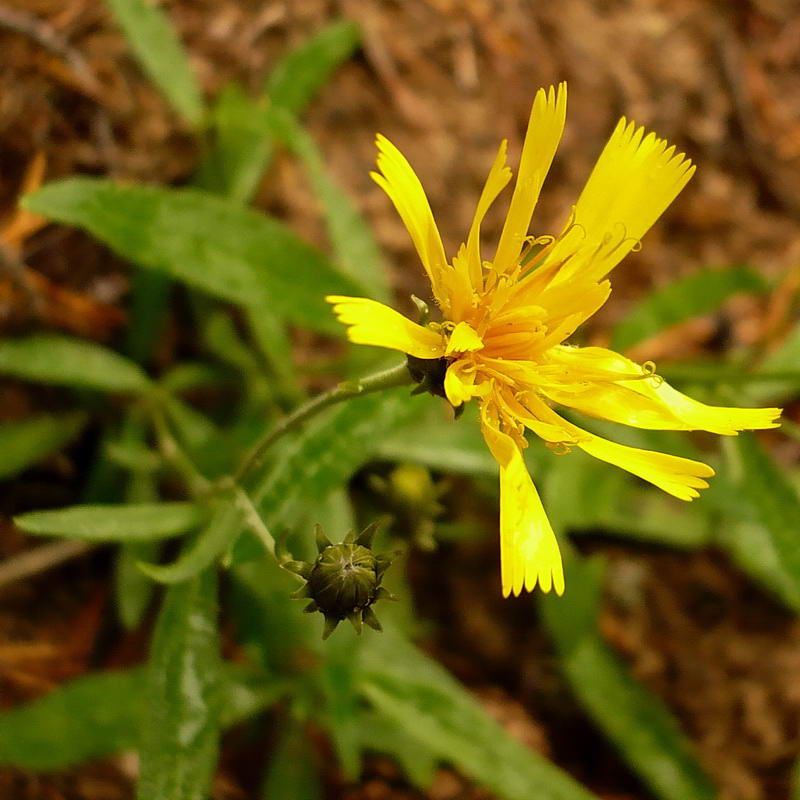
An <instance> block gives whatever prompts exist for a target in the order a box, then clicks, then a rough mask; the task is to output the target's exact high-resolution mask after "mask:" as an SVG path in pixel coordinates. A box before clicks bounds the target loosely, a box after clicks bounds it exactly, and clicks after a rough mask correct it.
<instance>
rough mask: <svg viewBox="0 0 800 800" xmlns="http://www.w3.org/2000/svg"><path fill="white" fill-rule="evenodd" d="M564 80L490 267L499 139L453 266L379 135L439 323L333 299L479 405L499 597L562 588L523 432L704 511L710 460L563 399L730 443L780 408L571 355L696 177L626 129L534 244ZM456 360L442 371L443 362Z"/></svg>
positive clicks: (538, 129)
mask: <svg viewBox="0 0 800 800" xmlns="http://www.w3.org/2000/svg"><path fill="white" fill-rule="evenodd" d="M566 99H567V90H566V85H565V84H563V83H562V84H560V85H559V86H558V88H557V89H556V88H554V87H552V86H551V87H550V89H549V90H548V91H545V90H544V89H540V90H539V91H538V92H537V94H536V98H535V100H534V103H533V108H532V110H531V115H530V121H529V123H528V131H527V134H526V136H525V142H524V144H523V148H522V156H521V159H520V165H519V175H518V177H517V181H516V184H515V186H514V191H513V194H512V196H511V204H510V207H509V211H508V216H507V217H506V221H505V224H504V226H503V230H502V233H501V235H500V241H499V243H498V246H497V250H496V252H495V255H494V258H493V259H492V260H491V261H486V260H484V259H483V257H482V255H481V247H480V227H481V222H482V220H483V218H484V216H485V214H486V211H487V210H488V208H489V207H490V205H491V204H492V203H493V202H494V200H495V199H496V198H497V196H498V195H499V194H500V192H501V191H502V190H503V189H504V188H505V186H506V184H507V183H508V182H509V181H510V180H511V170H510V169H509V168H508V167H507V166H506V163H505V162H506V142H505V141H503V142H502V144H501V145H500V148H499V150H498V153H497V157H496V158H495V160H494V163H493V164H492V167H491V170H490V171H489V177H488V178H487V180H486V185H485V186H484V188H483V192H482V193H481V196H480V199H479V200H478V207H477V210H476V212H475V218H474V220H473V222H472V226H471V228H470V230H469V234H468V235H467V240H466V243H464V244H462V245H461V247H460V248H459V250H458V252H457V253H456V255H455V257H454V258H453V259H452V262H448V260H447V257H446V256H445V252H444V248H443V246H442V240H441V238H440V236H439V231H438V230H437V228H436V223H435V222H434V219H433V214H432V212H431V209H430V206H429V204H428V200H427V198H426V196H425V191H424V190H423V188H422V184H421V183H420V181H419V179H418V178H417V176H416V175H415V174H414V171H413V170H412V168H411V166H410V165H409V163H408V162H407V161H406V159H405V158H404V157H403V155H402V154H401V153H400V151H399V150H398V149H397V148H396V147H395V146H394V145H393V144H391V142H389V141H388V140H387V139H386V138H384V137H383V136H378V137H377V146H378V169H379V170H380V172H374V173H372V177H373V179H374V180H375V182H376V183H377V184H378V185H379V186H381V187H382V188H383V189H384V191H385V192H386V194H388V195H389V197H390V198H391V200H392V202H393V203H394V206H395V208H396V209H397V211H398V213H399V214H400V216H401V218H402V220H403V222H404V223H405V226H406V228H408V232H409V233H410V234H411V238H412V240H413V242H414V246H415V247H416V249H417V252H418V253H419V257H420V260H421V261H422V265H423V267H424V268H425V271H426V272H427V274H428V278H429V279H430V282H431V287H432V290H433V295H434V297H435V298H436V302H437V304H438V306H439V309H440V311H441V314H442V317H443V320H444V321H443V322H440V323H430V324H428V325H427V326H422V325H418V324H416V323H414V322H412V321H411V320H408V319H406V318H405V317H404V316H402V315H401V314H399V313H398V312H397V311H394V310H393V309H391V308H388V307H387V306H385V305H382V304H381V303H377V302H375V301H374V300H368V299H365V298H361V297H338V296H332V297H328V298H327V300H328V302H330V303H333V304H334V311H335V313H336V314H337V315H338V318H339V320H340V321H341V322H342V323H344V324H345V325H347V326H348V336H349V339H350V340H351V341H352V342H356V343H359V344H370V345H378V346H380V347H388V348H391V349H393V350H399V351H400V352H403V353H407V354H408V355H410V356H412V357H415V358H417V359H436V360H437V361H434V362H432V363H434V364H438V365H439V366H440V368H441V366H442V365H444V366H445V367H446V372H445V377H444V387H443V388H444V392H445V394H446V396H447V399H448V400H449V401H450V402H451V403H452V405H453V406H456V407H457V406H460V405H461V404H462V403H466V402H467V401H469V400H471V399H473V398H475V399H476V400H477V402H478V403H479V405H480V419H481V430H482V433H483V436H484V438H485V440H486V443H487V445H488V446H489V449H490V450H491V452H492V455H493V456H494V457H495V459H496V460H497V462H498V464H499V466H500V555H501V577H502V586H503V594H504V595H505V596H508V595H509V594H512V593H513V594H515V595H517V594H519V593H520V592H521V591H522V589H523V588H525V589H527V590H528V591H530V590H532V589H533V588H534V587H535V586H536V584H537V582H538V584H539V586H540V587H541V589H542V590H543V591H545V592H548V591H549V590H550V588H551V587H553V588H555V590H556V592H557V593H558V594H561V593H562V592H563V591H564V573H563V569H562V565H561V555H560V553H559V549H558V544H557V542H556V538H555V535H554V534H553V530H552V528H551V526H550V523H549V522H548V519H547V515H546V514H545V511H544V508H543V507H542V503H541V501H540V499H539V496H538V494H537V492H536V489H535V487H534V485H533V482H532V480H531V478H530V475H529V474H528V471H527V469H526V467H525V462H524V460H523V457H522V450H523V449H524V448H525V447H526V445H527V443H526V440H525V431H526V429H528V430H530V431H532V432H533V433H535V434H536V435H537V436H540V437H541V438H542V439H544V441H545V442H546V443H547V444H548V445H549V446H550V447H551V448H553V449H554V450H556V451H557V452H565V451H567V450H568V449H569V448H571V447H579V448H581V449H582V450H584V451H585V452H587V453H589V454H590V455H593V456H595V457H596V458H599V459H602V460H603V461H607V462H609V463H611V464H615V465H617V466H618V467H621V468H622V469H626V470H628V471H629V472H632V473H633V474H634V475H638V476H639V477H640V478H643V479H644V480H646V481H649V482H650V483H653V484H655V485H656V486H658V487H659V488H661V489H663V490H664V491H665V492H668V493H669V494H671V495H674V496H675V497H678V498H680V499H682V500H692V499H693V498H695V497H697V496H698V489H702V488H705V487H706V486H708V484H707V483H706V480H705V479H706V478H709V477H711V476H712V475H713V474H714V471H713V470H712V469H711V467H709V466H707V465H706V464H702V463H700V462H698V461H692V460H689V459H686V458H679V457H677V456H672V455H666V454H663V453H658V452H652V451H649V450H640V449H637V448H633V447H626V446H625V445H621V444H616V443H614V442H610V441H608V440H606V439H603V438H601V437H599V436H595V435H594V434H591V433H588V432H587V431H585V430H582V429H581V428H579V427H577V426H576V425H573V424H572V423H571V422H569V421H567V420H566V419H564V418H563V417H561V416H560V415H559V414H558V413H556V411H554V410H553V408H552V404H553V403H557V404H560V405H563V406H567V407H569V408H572V409H575V410H577V411H580V412H583V413H584V414H588V415H590V416H593V417H600V418H602V419H608V420H612V421H614V422H620V423H623V424H625V425H631V426H635V427H638V428H649V429H658V430H705V431H711V432H712V433H718V434H723V435H734V434H736V433H737V432H738V431H740V430H745V429H755V428H772V427H775V426H776V425H777V424H778V423H777V422H776V419H777V417H778V416H779V415H780V409H777V408H760V409H744V408H720V407H714V406H707V405H704V404H703V403H699V402H697V401H696V400H692V399H691V398H690V397H687V396H686V395H684V394H681V393H680V392H678V391H676V390H675V389H673V388H672V387H671V386H669V385H668V384H666V383H664V382H663V381H662V380H661V379H660V378H659V377H658V376H656V375H654V374H653V369H654V368H653V365H652V364H645V365H644V366H642V365H639V364H637V363H635V362H633V361H631V360H630V359H628V358H626V357H625V356H622V355H620V354H618V353H615V352H613V351H611V350H606V349H603V348H601V347H576V346H571V345H566V344H564V341H565V340H566V339H567V338H568V337H569V336H570V335H571V334H572V333H573V332H574V331H575V329H576V328H577V327H578V326H579V325H580V324H581V323H583V322H584V321H585V320H586V319H588V318H589V317H590V316H592V314H594V313H595V312H596V311H597V310H598V309H599V308H600V307H601V306H602V305H603V304H604V303H605V301H606V300H607V299H608V296H609V293H610V291H611V287H610V283H609V281H608V280H607V276H608V274H609V272H610V271H611V270H612V269H613V268H614V267H615V266H616V265H617V264H618V263H619V262H620V261H621V260H622V259H623V257H624V256H625V255H626V254H627V253H628V252H630V251H631V250H636V249H638V247H639V241H640V239H641V237H642V236H643V235H644V233H645V232H646V231H647V230H648V229H649V228H650V226H651V225H652V224H653V223H654V222H655V221H656V219H658V217H659V216H660V215H661V213H662V212H663V211H664V210H665V209H666V208H667V206H668V205H669V204H670V203H671V202H672V201H673V200H674V199H675V197H676V196H677V194H678V193H679V192H680V191H681V189H683V187H684V186H685V185H686V183H687V182H688V181H689V179H690V178H691V176H692V174H693V173H694V166H693V165H692V163H691V161H689V160H688V159H687V158H686V157H685V156H684V155H683V154H682V153H676V152H675V147H674V146H673V147H669V146H668V145H667V142H666V141H664V140H663V139H659V138H658V137H656V135H655V134H653V133H645V131H644V129H643V128H641V127H637V126H636V125H635V124H634V123H633V122H628V121H627V120H626V119H625V118H623V119H621V120H620V121H619V123H618V125H617V127H616V129H615V130H614V132H613V134H612V135H611V138H610V139H609V141H608V143H607V144H606V146H605V148H604V150H603V152H602V153H601V154H600V158H599V159H598V161H597V164H596V165H595V167H594V170H593V171H592V174H591V175H590V176H589V180H588V182H587V183H586V186H585V188H584V190H583V192H582V193H581V196H580V197H579V199H578V203H577V205H575V206H574V208H573V209H572V213H571V215H570V217H569V220H568V221H567V223H566V225H565V226H564V228H563V230H562V231H561V233H560V234H559V235H558V236H541V235H540V236H530V235H529V234H528V228H529V226H530V222H531V217H532V215H533V210H534V207H535V205H536V201H537V199H538V197H539V191H540V189H541V187H542V184H543V183H544V180H545V176H546V175H547V171H548V169H549V168H550V164H551V162H552V160H553V156H554V155H555V152H556V148H557V146H558V143H559V140H560V139H561V134H562V131H563V128H564V118H565V114H566ZM442 359H444V361H441V360H442Z"/></svg>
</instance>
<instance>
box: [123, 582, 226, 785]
mask: <svg viewBox="0 0 800 800" xmlns="http://www.w3.org/2000/svg"><path fill="white" fill-rule="evenodd" d="M217 613H218V609H217V578H216V572H215V570H213V569H209V570H206V571H205V572H203V573H201V574H200V575H198V576H196V577H195V578H194V579H193V580H190V581H186V582H184V583H181V584H179V585H178V586H173V587H171V588H170V589H169V590H168V591H167V595H166V597H165V599H164V604H163V606H162V608H161V613H160V614H159V618H158V622H157V624H156V629H155V632H154V634H153V643H152V647H151V653H150V661H149V664H148V668H147V680H146V684H147V685H146V691H145V703H146V706H145V708H146V710H145V713H144V720H143V725H142V737H141V744H140V750H139V756H140V772H139V781H138V785H137V794H136V796H137V798H138V799H139V800H153V798H156V797H157V798H159V800H206V798H207V797H208V795H209V793H210V784H211V778H212V776H213V774H214V770H215V767H216V761H217V752H218V748H219V732H220V709H221V705H220V700H221V697H220V680H221V662H220V655H219V634H218V631H217Z"/></svg>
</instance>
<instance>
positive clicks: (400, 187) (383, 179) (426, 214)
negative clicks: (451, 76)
mask: <svg viewBox="0 0 800 800" xmlns="http://www.w3.org/2000/svg"><path fill="white" fill-rule="evenodd" d="M375 143H376V145H377V146H378V161H377V163H378V169H379V170H380V171H381V172H382V173H383V174H382V175H381V174H380V173H377V172H371V173H370V175H371V177H372V179H373V180H374V181H375V183H377V184H378V186H380V187H381V188H382V189H383V190H384V191H385V192H386V194H387V195H389V198H390V199H391V201H392V203H394V207H395V208H396V209H397V213H398V214H399V215H400V218H401V219H402V220H403V223H404V224H405V226H406V228H407V229H408V232H409V234H411V239H412V240H413V242H414V247H416V249H417V253H419V257H420V260H421V261H422V265H423V267H425V271H426V272H427V273H428V278H429V279H430V282H431V287H432V288H433V293H434V295H435V296H436V298H437V300H439V301H440V302H441V301H442V299H443V298H444V294H443V288H444V287H443V285H442V280H443V275H444V273H445V271H446V269H448V267H447V260H446V258H445V254H444V247H443V246H442V239H441V237H440V236H439V229H438V228H437V227H436V222H435V220H434V218H433V212H432V211H431V207H430V204H429V203H428V198H427V197H426V195H425V190H424V189H423V188H422V184H421V183H420V180H419V178H418V177H417V176H416V174H415V172H414V170H413V169H412V168H411V165H410V164H409V163H408V161H407V160H406V158H405V156H404V155H403V154H402V153H401V152H400V151H399V150H398V149H397V148H396V147H395V146H394V145H393V144H392V143H391V142H390V141H389V140H388V139H387V138H386V137H385V136H381V135H380V134H379V135H378V136H377V137H376V140H375Z"/></svg>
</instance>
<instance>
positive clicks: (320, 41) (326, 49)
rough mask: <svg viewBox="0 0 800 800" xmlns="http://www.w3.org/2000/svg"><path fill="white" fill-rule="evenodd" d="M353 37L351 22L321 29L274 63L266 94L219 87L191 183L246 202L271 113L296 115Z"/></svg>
mask: <svg viewBox="0 0 800 800" xmlns="http://www.w3.org/2000/svg"><path fill="white" fill-rule="evenodd" d="M358 38H359V33H358V28H356V26H355V25H353V23H350V22H344V23H341V22H340V23H334V24H333V25H331V26H330V27H328V28H324V29H323V30H322V31H321V32H320V33H319V34H318V35H317V36H316V37H314V38H312V39H310V40H309V41H308V42H306V43H305V44H303V45H301V46H300V47H299V48H298V49H297V50H295V51H293V52H291V53H289V54H288V55H287V56H286V57H285V58H284V59H283V61H281V62H279V64H278V65H277V66H276V68H275V72H274V73H273V75H272V77H271V78H270V79H269V81H268V82H267V89H266V91H267V93H268V96H262V97H260V98H258V99H255V100H253V99H251V98H250V97H248V96H247V94H246V92H245V91H244V89H242V88H241V87H240V86H239V85H238V84H229V85H228V86H226V87H225V88H223V89H222V91H221V92H220V94H219V96H218V97H217V101H216V103H215V105H214V109H213V111H212V114H211V117H212V139H211V142H210V144H209V147H208V150H207V152H206V154H205V157H204V159H203V161H202V163H201V164H200V168H199V170H198V174H197V178H196V184H197V185H198V186H201V187H203V188H206V189H210V190H212V191H214V192H217V193H219V194H224V195H226V196H228V197H230V198H232V199H233V200H236V201H237V202H240V203H243V204H244V203H247V202H249V200H250V199H251V198H252V196H253V193H254V192H255V190H256V188H257V186H258V183H259V181H260V180H261V176H262V175H263V174H264V170H266V168H267V166H268V165H269V162H270V159H271V158H272V153H273V135H272V124H271V122H270V119H271V115H272V111H273V110H274V109H276V108H285V109H286V110H288V111H289V112H290V113H292V114H301V113H302V112H303V111H304V110H305V107H306V106H307V105H308V103H309V102H310V101H311V100H312V99H313V97H314V95H315V94H316V93H317V92H318V91H319V89H320V88H321V87H322V85H323V84H324V83H325V82H326V81H327V80H328V77H329V76H330V74H331V73H332V72H333V70H334V69H335V68H336V67H337V66H338V64H339V63H340V62H341V61H343V60H344V59H346V58H347V57H348V56H349V55H350V54H351V53H352V51H353V49H354V48H355V46H356V44H357V43H358Z"/></svg>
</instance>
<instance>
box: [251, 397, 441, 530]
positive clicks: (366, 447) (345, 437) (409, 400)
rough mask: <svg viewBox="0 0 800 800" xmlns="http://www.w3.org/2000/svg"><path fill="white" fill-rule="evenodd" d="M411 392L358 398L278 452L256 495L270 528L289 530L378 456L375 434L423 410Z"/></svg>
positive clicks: (420, 400) (314, 423)
mask: <svg viewBox="0 0 800 800" xmlns="http://www.w3.org/2000/svg"><path fill="white" fill-rule="evenodd" d="M425 402H426V401H425V400H424V399H423V398H420V397H417V398H413V397H411V396H410V395H409V392H408V389H407V388H400V389H397V390H391V391H385V392H380V393H377V394H370V395H366V396H364V397H357V398H355V399H353V400H349V401H348V402H347V403H343V404H342V405H339V406H337V407H335V408H333V409H331V410H330V411H329V412H328V413H326V414H321V415H320V416H319V417H317V418H316V419H314V420H313V421H311V422H310V423H309V424H307V425H306V427H305V429H304V430H303V431H302V433H301V434H300V435H299V436H297V437H295V438H294V439H293V440H292V441H291V442H290V443H289V444H287V445H286V446H284V447H283V448H281V449H279V450H276V452H275V454H274V455H273V456H272V464H271V466H270V468H269V470H268V471H267V473H266V476H265V477H264V478H262V479H261V481H260V483H259V485H257V488H256V490H255V491H254V492H253V493H252V496H253V499H254V502H255V503H256V504H257V505H258V506H259V507H260V508H261V509H262V510H263V514H264V516H265V518H266V519H267V521H268V523H269V525H270V527H272V528H273V529H275V530H278V529H279V528H280V527H281V526H284V525H289V524H291V522H292V521H293V520H294V519H295V518H296V515H297V514H299V513H303V512H305V511H307V509H308V504H309V502H313V501H314V500H316V499H318V498H321V497H326V496H327V495H328V494H329V493H330V492H331V491H332V490H333V489H335V488H336V487H338V486H340V485H342V484H343V483H344V482H346V481H347V480H349V478H350V476H351V475H352V474H353V473H354V472H355V471H356V470H357V469H358V468H359V467H361V466H362V465H363V464H365V463H366V462H367V461H368V460H369V459H370V458H371V457H373V455H374V449H373V448H374V447H375V445H376V444H377V442H376V441H375V439H376V438H377V437H375V431H385V430H391V429H393V428H395V427H396V426H399V425H401V424H402V423H403V422H405V421H406V420H408V419H409V418H410V417H411V416H412V415H413V414H414V413H415V411H417V412H418V409H420V408H421V407H423V406H424V403H425Z"/></svg>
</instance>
